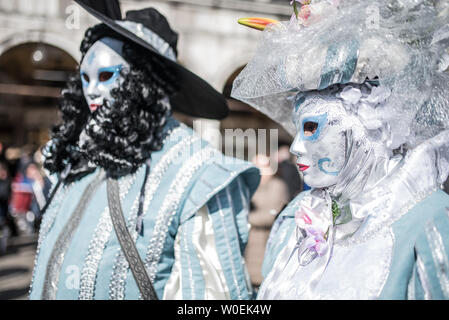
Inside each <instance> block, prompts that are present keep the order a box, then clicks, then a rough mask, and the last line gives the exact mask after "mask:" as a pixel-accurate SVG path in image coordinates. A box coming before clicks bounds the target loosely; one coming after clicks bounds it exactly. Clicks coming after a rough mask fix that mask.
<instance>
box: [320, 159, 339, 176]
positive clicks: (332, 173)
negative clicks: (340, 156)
mask: <svg viewBox="0 0 449 320" xmlns="http://www.w3.org/2000/svg"><path fill="white" fill-rule="evenodd" d="M327 162H332V160H331V159H329V158H321V159H320V160H318V169H320V171H321V172H324V173H325V174H328V175H331V176H337V175H338V174H339V173H340V171H327V170H326V169H324V168H323V164H324V163H327Z"/></svg>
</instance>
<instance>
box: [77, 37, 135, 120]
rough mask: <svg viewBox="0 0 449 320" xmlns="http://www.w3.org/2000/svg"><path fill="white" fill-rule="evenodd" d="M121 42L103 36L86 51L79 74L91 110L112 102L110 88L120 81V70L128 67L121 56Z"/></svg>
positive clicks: (117, 84)
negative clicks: (105, 102)
mask: <svg viewBox="0 0 449 320" xmlns="http://www.w3.org/2000/svg"><path fill="white" fill-rule="evenodd" d="M122 49H123V42H121V41H119V40H116V39H113V38H109V37H105V38H102V39H101V40H99V41H97V42H95V43H94V44H93V45H92V46H91V47H90V48H89V50H88V51H87V52H86V55H85V56H84V59H83V61H82V63H81V67H80V74H81V82H82V84H83V93H84V97H85V98H86V102H87V104H88V106H89V109H90V111H91V112H93V111H95V110H96V109H97V108H98V107H100V106H101V105H103V103H104V101H105V100H106V101H109V102H112V101H113V99H112V97H111V90H112V89H115V88H117V87H118V86H119V85H120V84H121V83H122V82H123V77H122V76H121V73H120V72H121V71H122V70H125V69H129V64H128V63H127V62H126V61H125V59H124V58H123V57H122Z"/></svg>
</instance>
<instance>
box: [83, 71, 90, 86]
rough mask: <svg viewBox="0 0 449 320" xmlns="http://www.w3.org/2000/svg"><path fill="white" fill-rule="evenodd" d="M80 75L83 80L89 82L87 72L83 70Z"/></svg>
mask: <svg viewBox="0 0 449 320" xmlns="http://www.w3.org/2000/svg"><path fill="white" fill-rule="evenodd" d="M81 76H82V77H83V80H84V81H85V82H86V83H89V81H90V79H89V76H88V75H87V74H85V73H84V72H83V73H82V74H81Z"/></svg>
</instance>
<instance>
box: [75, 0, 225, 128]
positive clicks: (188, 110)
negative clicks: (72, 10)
mask: <svg viewBox="0 0 449 320" xmlns="http://www.w3.org/2000/svg"><path fill="white" fill-rule="evenodd" d="M74 1H75V2H76V3H78V4H79V5H80V6H82V7H83V8H84V9H85V10H86V11H88V12H89V13H90V14H92V15H93V16H95V17H96V18H97V19H99V20H100V21H102V22H103V23H104V24H106V25H107V26H108V27H110V28H111V29H112V30H114V31H115V32H117V33H118V34H120V35H122V36H124V37H126V38H127V39H129V40H130V41H133V42H134V43H136V44H138V45H140V46H142V47H143V48H145V49H147V50H148V52H149V54H153V55H156V56H157V57H158V58H160V59H162V60H163V61H164V62H165V63H166V64H167V65H168V67H169V68H170V69H173V70H174V72H176V73H177V76H178V78H179V85H180V88H179V91H178V92H177V93H175V94H173V95H172V96H171V97H170V103H171V106H172V108H173V109H174V110H177V111H180V112H182V113H185V114H188V115H191V116H194V117H202V118H209V119H223V118H224V117H226V116H227V115H228V107H227V104H226V100H225V98H224V96H223V95H222V94H221V93H219V92H218V91H216V90H215V89H214V88H212V86H210V85H209V84H208V83H207V82H206V81H204V80H203V79H201V78H200V77H198V76H197V75H196V74H194V73H193V72H191V71H189V70H187V69H186V68H184V67H183V66H181V65H180V64H179V63H177V61H176V55H177V51H176V44H177V41H178V35H177V33H176V32H174V31H173V30H172V29H171V28H170V25H169V24H168V22H167V19H166V18H165V17H164V16H163V15H162V14H160V13H159V12H158V11H157V10H156V9H154V8H146V9H142V10H133V11H128V12H127V13H126V17H125V19H122V17H121V13H120V6H119V3H118V1H111V0H108V1H98V0H97V1H95V0H74Z"/></svg>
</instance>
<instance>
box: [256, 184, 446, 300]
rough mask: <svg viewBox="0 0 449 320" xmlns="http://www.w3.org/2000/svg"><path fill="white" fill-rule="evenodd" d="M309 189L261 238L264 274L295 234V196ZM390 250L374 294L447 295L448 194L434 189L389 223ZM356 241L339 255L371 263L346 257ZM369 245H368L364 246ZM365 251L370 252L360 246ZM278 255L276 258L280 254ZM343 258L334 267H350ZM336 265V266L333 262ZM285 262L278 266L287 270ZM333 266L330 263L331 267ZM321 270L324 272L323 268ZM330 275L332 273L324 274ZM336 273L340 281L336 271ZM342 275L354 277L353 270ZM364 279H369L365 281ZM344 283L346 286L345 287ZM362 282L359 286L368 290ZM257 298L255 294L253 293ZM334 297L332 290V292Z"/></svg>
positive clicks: (384, 296) (272, 282)
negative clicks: (263, 241) (264, 240)
mask: <svg viewBox="0 0 449 320" xmlns="http://www.w3.org/2000/svg"><path fill="white" fill-rule="evenodd" d="M309 192H310V191H307V192H303V193H301V194H299V195H298V196H297V197H296V198H295V199H294V200H293V201H292V202H291V203H290V204H289V206H287V207H286V208H285V209H284V210H283V212H282V213H281V214H280V215H279V217H278V218H277V220H276V222H275V224H274V226H273V228H272V231H271V234H270V238H269V241H268V243H267V249H266V254H265V258H264V263H263V268H262V273H263V275H264V277H267V276H268V275H269V274H270V272H272V271H273V267H274V265H275V264H276V263H284V264H286V261H279V259H280V252H281V250H282V249H283V248H284V247H285V246H286V245H287V243H288V242H289V240H290V239H291V237H294V236H295V230H296V223H295V212H296V211H297V210H298V202H299V201H300V200H301V199H302V198H303V197H304V196H305V195H307V194H308V193H309ZM391 232H392V237H391V238H392V239H394V241H393V250H392V251H388V252H387V253H386V254H385V255H386V256H387V259H386V262H385V263H384V267H383V268H385V269H386V272H385V274H384V279H383V280H382V281H381V286H380V288H378V291H377V293H378V295H377V298H379V299H394V300H396V299H449V259H448V257H449V196H448V195H447V194H446V193H444V192H443V191H442V190H438V191H435V192H433V193H432V194H430V195H429V196H427V197H426V198H425V199H424V200H422V201H420V202H418V203H417V204H416V205H414V206H413V207H412V208H411V209H410V210H409V211H408V212H407V213H405V214H404V215H402V216H401V218H400V219H398V220H397V221H395V222H394V223H393V224H392V226H391ZM359 245H360V244H354V245H353V246H352V248H353V249H352V250H351V247H350V248H349V249H348V250H347V251H346V253H343V254H346V257H343V261H347V263H349V264H351V268H352V267H355V268H356V269H357V266H354V264H359V268H358V269H359V270H362V269H365V268H366V269H368V270H369V268H370V267H372V266H370V265H369V263H367V262H366V259H365V258H364V256H362V254H360V253H359V258H358V259H351V254H350V252H351V251H354V250H357V247H358V246H359ZM368 250H369V249H368ZM366 254H367V255H369V254H370V252H369V251H368V252H366ZM281 259H282V258H281ZM344 263H346V262H343V263H342V264H341V265H340V269H341V270H343V271H344V269H346V270H347V273H350V271H349V268H347V267H348V265H345V264H344ZM336 268H338V266H336ZM287 269H288V267H287V268H286V269H284V272H288V270H287ZM333 270H335V269H333ZM328 271H329V269H328V270H326V271H325V272H328ZM342 274H345V273H344V272H343V273H335V274H334V275H333V276H334V277H336V278H337V279H336V281H335V283H336V284H337V286H340V288H341V291H340V295H341V296H340V297H343V296H344V294H345V291H344V290H349V289H350V288H351V285H350V284H349V287H348V284H346V283H345V282H346V281H345V279H347V278H345V277H344V276H341V275H342ZM330 276H332V275H330ZM339 276H340V282H339V280H338V277H339ZM347 277H349V278H351V277H354V278H355V274H352V275H351V274H349V275H347ZM368 283H369V282H368ZM274 285H277V286H281V285H282V283H279V282H276V281H275V280H273V279H269V280H268V281H266V282H265V283H263V284H262V287H265V289H264V290H268V291H269V290H270V288H271V286H274ZM348 288H349V289H348ZM369 289H370V288H369V287H368V286H367V287H366V288H365V289H362V290H367V291H368V290H369ZM259 298H260V297H259ZM336 298H338V296H337V297H336Z"/></svg>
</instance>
